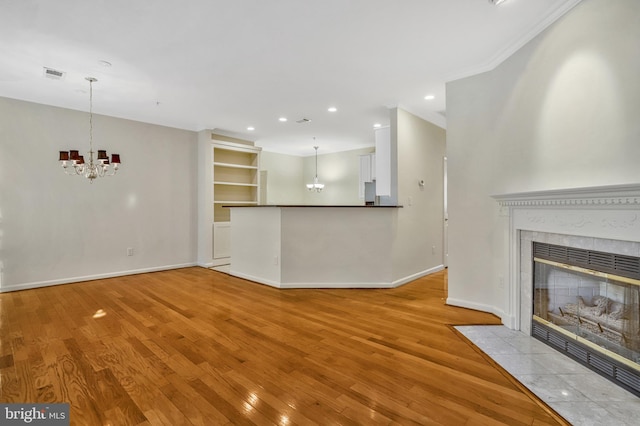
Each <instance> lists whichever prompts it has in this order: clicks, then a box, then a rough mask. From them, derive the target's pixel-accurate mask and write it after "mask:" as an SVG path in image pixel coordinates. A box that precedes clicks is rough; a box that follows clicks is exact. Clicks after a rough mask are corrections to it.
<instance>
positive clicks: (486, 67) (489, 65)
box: [445, 0, 582, 81]
mask: <svg viewBox="0 0 640 426" xmlns="http://www.w3.org/2000/svg"><path fill="white" fill-rule="evenodd" d="M581 1H582V0H566V1H564V2H563V3H561V4H560V5H559V6H558V7H557V8H556V9H555V10H553V11H552V12H551V13H549V15H547V16H546V17H544V19H542V20H540V22H538V23H537V24H536V25H535V26H534V27H532V28H531V29H530V30H529V31H527V33H526V34H524V35H523V36H522V37H520V38H518V39H515V40H512V41H510V42H509V43H508V44H507V45H506V46H505V47H504V48H503V49H502V50H500V51H499V52H497V53H496V54H495V55H494V56H493V57H491V59H489V60H488V61H486V62H483V63H481V64H476V65H475V66H472V67H470V68H467V69H466V70H463V71H460V72H457V73H455V74H450V75H448V76H446V77H445V80H446V81H455V80H460V79H462V78H466V77H471V76H473V75H477V74H482V73H484V72H487V71H491V70H493V69H495V68H496V67H497V66H499V65H500V64H501V63H503V62H504V61H505V60H507V59H508V58H509V57H510V56H511V55H513V54H514V53H515V52H517V51H518V50H520V49H521V48H522V47H523V46H524V45H525V44H527V43H529V42H530V41H531V40H533V39H534V38H535V37H536V36H538V34H540V33H542V32H543V31H544V30H546V29H547V27H549V26H550V25H551V24H553V23H554V22H556V21H557V20H558V19H560V18H561V17H563V16H564V15H565V14H566V13H567V12H569V11H570V10H571V9H573V8H574V7H575V6H577V5H578V3H580V2H581Z"/></svg>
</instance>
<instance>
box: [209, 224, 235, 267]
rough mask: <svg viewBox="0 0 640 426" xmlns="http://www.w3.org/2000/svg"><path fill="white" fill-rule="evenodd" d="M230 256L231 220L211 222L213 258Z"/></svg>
mask: <svg viewBox="0 0 640 426" xmlns="http://www.w3.org/2000/svg"><path fill="white" fill-rule="evenodd" d="M225 257H231V222H214V224H213V258H214V259H222V258H225Z"/></svg>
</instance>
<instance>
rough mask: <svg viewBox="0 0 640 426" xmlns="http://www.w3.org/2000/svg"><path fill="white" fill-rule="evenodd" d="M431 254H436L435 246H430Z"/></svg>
mask: <svg viewBox="0 0 640 426" xmlns="http://www.w3.org/2000/svg"><path fill="white" fill-rule="evenodd" d="M431 254H436V246H431Z"/></svg>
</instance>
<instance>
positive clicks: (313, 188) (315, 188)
mask: <svg viewBox="0 0 640 426" xmlns="http://www.w3.org/2000/svg"><path fill="white" fill-rule="evenodd" d="M313 139H314V140H315V139H316V138H313ZM313 149H315V150H316V176H315V177H314V178H313V183H308V184H307V189H308V190H309V191H316V192H320V191H322V189H323V188H324V184H323V183H319V182H318V147H317V146H314V147H313Z"/></svg>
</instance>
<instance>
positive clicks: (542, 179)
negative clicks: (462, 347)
mask: <svg viewBox="0 0 640 426" xmlns="http://www.w3.org/2000/svg"><path fill="white" fill-rule="evenodd" d="M639 16H640V2H638V1H637V0H618V1H615V2H612V1H607V0H583V1H582V2H581V3H580V4H579V5H578V6H576V7H575V8H574V9H573V10H572V11H571V12H569V13H568V14H567V15H565V17H563V18H562V19H561V20H559V21H558V22H556V23H555V24H554V25H552V26H551V27H550V28H548V29H547V30H546V31H545V32H544V33H542V34H541V35H539V36H538V37H536V38H535V39H534V40H533V41H531V42H530V43H529V44H527V45H526V46H524V47H523V48H522V49H521V50H520V51H518V52H516V53H515V54H514V55H513V56H512V57H510V58H509V59H508V60H506V61H505V62H504V63H503V64H501V65H500V66H499V67H498V68H496V69H495V70H493V71H491V72H488V73H485V74H482V75H478V76H474V77H470V78H466V79H463V80H459V81H455V82H451V83H449V84H448V85H447V157H448V160H449V162H448V165H449V267H450V268H449V298H450V300H455V301H456V302H457V303H458V302H461V304H463V305H466V306H470V307H476V308H479V309H483V310H489V311H493V312H495V313H497V314H499V315H500V314H501V313H502V312H503V310H504V308H505V306H504V301H505V300H507V298H506V297H505V292H506V289H508V285H501V284H500V278H501V277H507V276H508V271H504V270H502V269H501V267H500V266H499V265H501V264H502V262H501V260H502V258H503V256H505V253H503V252H502V249H501V247H503V243H504V238H505V236H504V235H503V234H502V229H503V228H502V226H501V221H503V220H504V218H500V217H499V215H498V208H497V205H496V202H495V201H494V200H492V199H491V198H490V195H491V194H500V193H511V192H520V191H529V190H544V189H553V188H569V187H586V186H598V185H607V184H622V183H637V182H640V167H638V164H639V162H638V160H639V159H640V120H638V116H640V79H639V78H638V76H639V75H640V54H639V50H638V46H640V21H639V20H638V17H639Z"/></svg>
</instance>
